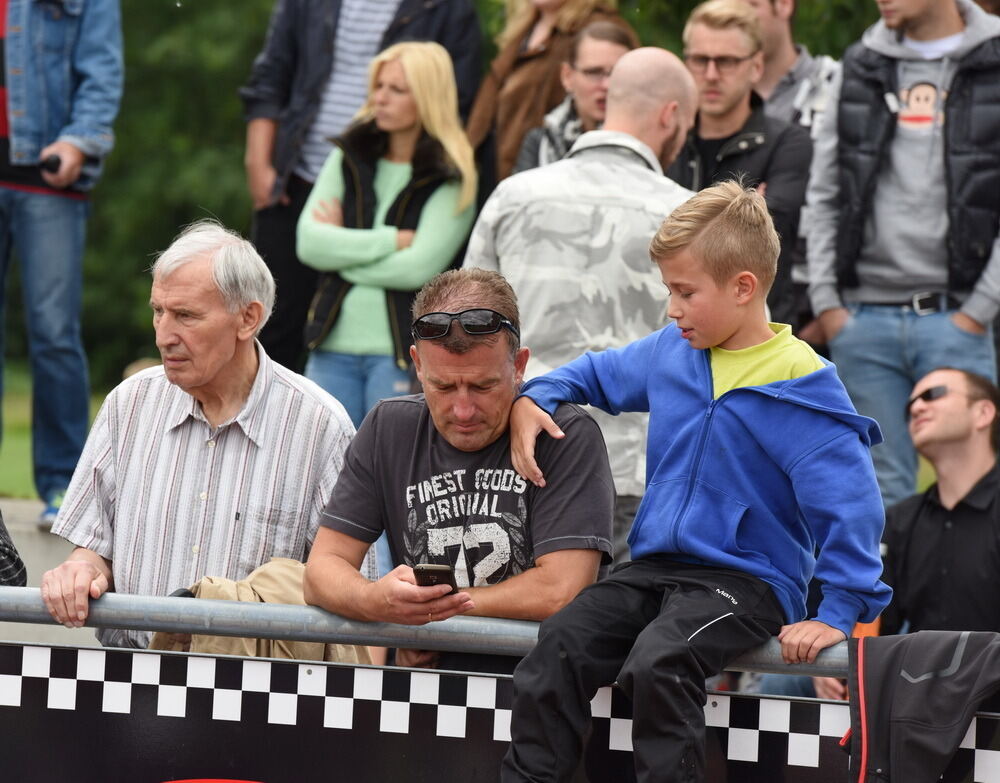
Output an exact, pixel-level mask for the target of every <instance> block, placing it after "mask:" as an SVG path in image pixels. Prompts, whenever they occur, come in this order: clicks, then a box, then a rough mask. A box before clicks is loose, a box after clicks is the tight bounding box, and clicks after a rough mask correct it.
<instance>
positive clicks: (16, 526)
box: [0, 498, 97, 646]
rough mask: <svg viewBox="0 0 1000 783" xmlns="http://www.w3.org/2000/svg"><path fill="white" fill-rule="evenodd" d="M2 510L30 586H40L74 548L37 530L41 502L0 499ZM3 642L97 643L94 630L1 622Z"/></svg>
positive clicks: (0, 637)
mask: <svg viewBox="0 0 1000 783" xmlns="http://www.w3.org/2000/svg"><path fill="white" fill-rule="evenodd" d="M0 510H2V511H3V519H4V523H5V524H6V525H7V529H8V530H9V531H10V534H11V536H12V537H13V539H14V544H15V545H16V546H17V551H18V552H19V553H20V554H21V559H22V560H24V564H25V566H26V567H27V569H28V586H29V587H38V583H39V581H40V580H41V578H42V574H44V573H45V572H46V571H47V570H48V569H50V568H52V567H53V566H55V565H58V564H59V563H61V562H62V561H63V560H64V559H65V558H66V555H68V554H69V552H70V550H72V548H73V546H72V544H70V543H68V542H67V541H65V540H63V539H61V538H59V537H58V536H54V535H52V534H51V533H45V532H42V531H41V530H39V529H38V527H37V526H36V524H35V523H36V521H37V520H38V515H39V514H40V513H41V512H42V503H41V501H38V500H15V499H12V498H0ZM0 640H4V641H21V642H45V643H47V644H72V645H77V646H86V645H96V644H97V640H96V639H95V638H94V631H93V629H92V628H72V629H71V628H63V627H61V626H59V625H56V624H55V623H52V624H48V625H42V624H36V623H4V622H0Z"/></svg>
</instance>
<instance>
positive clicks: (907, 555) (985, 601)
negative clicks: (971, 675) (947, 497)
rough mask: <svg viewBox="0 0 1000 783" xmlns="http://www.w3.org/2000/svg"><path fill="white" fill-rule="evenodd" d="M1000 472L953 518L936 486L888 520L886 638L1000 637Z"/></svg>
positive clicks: (896, 507)
mask: <svg viewBox="0 0 1000 783" xmlns="http://www.w3.org/2000/svg"><path fill="white" fill-rule="evenodd" d="M998 496H1000V464H997V465H994V466H993V469H992V470H990V472H989V473H987V474H986V475H985V476H983V478H982V479H980V480H979V482H978V483H977V484H976V485H975V486H974V487H973V488H972V489H971V490H970V491H969V493H968V494H967V495H966V496H965V497H964V498H962V500H961V501H959V503H958V504H957V505H956V506H955V508H953V509H951V510H950V511H949V510H948V509H946V508H945V507H944V506H942V505H941V501H940V498H939V497H938V491H937V485H936V484H935V485H934V486H932V487H931V488H930V489H928V490H927V491H926V492H924V493H923V494H921V495H915V496H914V497H911V498H908V499H907V500H904V501H902V502H901V503H897V504H896V505H894V506H893V507H892V508H890V509H889V510H888V511H887V512H886V528H885V534H884V535H883V542H884V544H885V547H886V556H885V574H884V575H883V577H882V579H883V581H885V582H886V583H887V584H889V585H891V586H892V588H893V591H894V593H893V597H892V603H891V604H890V606H889V607H887V608H886V610H885V612H883V614H882V633H883V634H891V633H896V632H898V630H899V628H900V626H901V625H902V623H903V621H905V620H909V623H910V628H909V630H910V631H928V630H933V631H995V632H1000V516H998V514H1000V497H998Z"/></svg>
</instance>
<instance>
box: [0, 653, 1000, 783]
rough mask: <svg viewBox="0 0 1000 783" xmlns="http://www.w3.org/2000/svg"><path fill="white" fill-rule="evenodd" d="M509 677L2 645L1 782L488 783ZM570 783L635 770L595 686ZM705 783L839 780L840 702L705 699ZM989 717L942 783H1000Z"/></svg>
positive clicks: (604, 693) (505, 722)
mask: <svg viewBox="0 0 1000 783" xmlns="http://www.w3.org/2000/svg"><path fill="white" fill-rule="evenodd" d="M511 697H512V685H511V680H510V678H509V677H503V676H488V675H486V676H484V675H465V674H455V673H447V672H441V673H434V672H421V671H406V670H394V669H383V668H378V667H350V666H341V665H336V664H322V663H299V662H290V661H267V660H254V659H240V658H228V657H213V656H189V655H181V654H171V653H147V652H129V651H122V650H101V649H76V648H66V647H35V646H21V645H15V644H0V738H2V739H0V741H2V743H3V748H4V759H3V770H4V773H3V779H4V780H10V781H17V783H33V782H34V781H38V782H39V783H53V782H54V781H72V783H90V781H93V782H94V783H98V781H99V782H100V783H107V782H108V781H122V782H123V783H124V782H126V781H127V783H146V781H150V782H151V783H162V782H163V781H173V780H182V779H183V780H190V779H207V778H212V779H239V780H246V781H261V782H262V783H284V782H285V781H288V783H292V782H293V781H294V782H295V783H300V782H301V781H313V780H316V781H328V780H345V781H351V783H366V782H367V781H384V780H385V781H395V780H407V781H417V782H418V783H419V782H420V781H427V782H428V783H431V781H433V783H446V782H447V781H456V782H458V781H461V783H466V782H467V781H495V780H497V779H498V770H499V764H500V759H501V757H502V756H503V753H504V751H505V750H506V745H507V742H508V741H509V739H510V720H511ZM592 711H593V715H594V731H593V736H592V738H591V741H590V743H589V747H588V750H587V753H586V758H585V760H584V764H583V765H582V767H581V771H580V772H579V773H578V775H577V780H578V781H584V780H587V779H588V775H589V779H590V780H592V781H595V783H597V781H600V783H605V781H617V780H622V779H624V778H627V776H626V774H625V772H624V770H625V769H626V768H627V767H629V766H631V738H630V731H631V719H630V706H629V703H628V700H627V699H626V698H625V697H624V695H623V694H622V693H621V692H620V691H617V690H613V689H611V688H604V689H602V690H601V691H600V692H599V693H598V695H597V696H596V698H595V699H594V701H593V705H592ZM705 718H706V724H707V727H708V768H709V774H708V780H709V781H739V782H740V783H755V782H756V781H761V782H763V781H768V783H772V782H773V781H775V780H781V781H784V783H813V782H816V783H820V781H822V783H827V782H828V781H846V780H847V779H848V778H847V775H848V770H847V763H848V762H847V756H846V754H845V753H844V752H843V751H842V750H840V748H839V747H838V741H839V739H840V737H841V736H842V735H843V733H844V731H846V729H847V727H848V725H849V720H850V718H849V714H848V710H847V707H846V705H843V704H827V703H821V702H816V701H791V700H786V699H776V698H774V699H772V698H752V697H748V696H735V695H725V694H715V693H713V694H710V695H709V700H708V704H707V705H706V708H705ZM998 728H1000V719H996V718H987V717H984V716H980V717H978V718H977V719H976V720H975V721H974V722H973V725H972V727H971V728H970V730H969V733H968V735H967V736H966V738H965V741H964V742H963V743H962V749H961V750H960V751H959V752H958V755H957V756H956V758H955V760H954V761H953V763H952V765H951V766H950V767H949V770H948V772H947V773H946V775H945V777H944V780H945V781H946V783H965V782H966V781H968V782H969V783H973V782H975V783H1000V732H998Z"/></svg>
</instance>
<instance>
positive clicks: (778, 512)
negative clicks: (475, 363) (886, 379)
mask: <svg viewBox="0 0 1000 783" xmlns="http://www.w3.org/2000/svg"><path fill="white" fill-rule="evenodd" d="M778 249H779V243H778V237H777V234H776V233H775V230H774V226H773V223H772V221H771V218H770V216H769V215H768V211H767V207H766V205H765V203H764V200H763V199H762V198H761V197H760V196H759V195H758V194H756V193H754V192H753V191H748V190H744V189H743V188H742V187H741V186H740V185H738V184H736V183H733V182H727V183H722V184H720V185H716V186H715V187H712V188H708V189H707V190H703V191H701V192H700V193H699V194H697V195H696V196H695V197H694V198H692V199H691V200H690V201H688V202H686V203H685V204H684V205H682V206H680V207H678V208H677V209H676V210H674V212H673V213H672V214H671V215H670V217H669V218H668V219H667V220H666V221H665V222H664V224H663V225H662V226H661V227H660V230H659V231H658V232H657V235H656V236H655V237H654V239H653V242H652V244H651V246H650V254H651V256H652V258H653V260H654V261H655V262H656V263H657V265H658V266H659V268H660V271H661V273H662V276H663V282H664V283H665V284H666V286H667V288H668V289H669V290H670V293H671V305H670V311H669V315H670V317H671V318H673V319H674V323H672V324H669V325H668V326H666V327H665V328H663V329H661V330H659V331H658V332H654V333H653V334H651V335H649V336H648V337H645V338H643V339H641V340H638V341H636V342H634V343H632V344H630V345H628V346H626V347H625V348H622V349H619V350H608V351H604V352H602V353H588V354H585V355H584V356H582V357H580V358H579V359H576V360H575V361H573V362H571V363H570V364H568V365H565V366H564V367H561V368H560V369H558V370H555V371H553V372H552V373H549V374H548V375H545V376H543V377H541V378H536V379H534V380H532V381H530V382H529V383H528V384H526V385H525V387H524V389H523V397H522V398H521V399H519V400H518V401H517V402H516V403H515V405H514V408H513V411H512V417H511V442H512V444H513V450H514V465H515V467H517V468H518V469H519V470H521V471H522V472H523V474H524V475H525V476H526V477H527V478H529V479H531V480H532V481H534V482H535V483H536V484H538V485H544V477H543V476H542V474H541V471H539V469H538V467H537V465H536V464H535V462H534V459H533V451H534V442H535V439H536V437H537V436H538V434H539V433H540V432H542V431H543V430H544V431H545V432H547V433H548V434H549V435H551V436H552V437H556V438H558V437H561V433H560V432H559V430H558V427H557V426H556V425H555V424H554V423H553V422H552V421H551V419H550V418H549V415H548V412H551V411H552V410H554V409H555V406H556V405H557V404H558V403H559V402H586V403H590V404H591V405H597V406H599V407H601V408H602V409H604V410H606V411H608V412H610V413H619V412H621V411H626V410H628V411H649V413H650V423H649V438H648V446H647V473H646V484H647V488H646V495H645V497H644V499H643V501H642V505H641V506H640V508H639V512H638V514H637V516H636V520H635V524H634V526H633V529H632V533H631V535H630V537H629V544H630V546H631V548H632V556H633V558H634V559H633V561H632V562H631V563H626V564H624V565H623V566H621V567H620V568H618V569H617V570H616V571H615V572H614V573H613V574H612V575H611V576H610V577H608V578H607V579H605V580H603V581H601V582H598V583H597V584H595V585H593V586H591V587H589V588H587V589H585V590H584V591H583V592H582V593H580V595H579V596H578V597H577V598H576V600H574V601H573V602H572V603H571V604H570V605H569V606H568V607H566V608H565V609H564V610H563V611H562V612H560V613H558V614H556V615H554V616H553V617H552V618H550V619H549V620H547V621H546V622H545V623H543V625H542V627H541V631H540V634H539V640H538V646H537V647H536V648H535V650H534V651H533V652H532V653H531V655H529V656H528V657H527V658H526V659H525V660H524V662H523V663H522V664H521V665H520V666H519V667H518V669H517V672H516V673H515V675H514V685H515V692H516V693H515V702H514V714H513V717H512V721H511V734H512V738H513V742H512V744H511V748H510V751H509V752H508V754H507V756H506V758H505V759H504V764H503V772H502V780H503V781H504V783H510V782H511V781H529V780H530V781H536V782H537V781H562V780H568V779H569V778H570V776H571V775H572V773H573V771H574V770H575V768H576V765H577V763H578V761H579V757H580V751H581V743H582V738H583V736H584V735H585V733H586V730H587V725H588V722H589V717H590V713H589V703H590V699H591V698H592V697H593V695H594V693H595V692H596V691H597V689H598V688H599V687H601V686H602V685H607V684H608V683H611V682H613V681H615V680H617V682H618V684H619V686H620V687H621V688H622V690H623V691H624V692H625V693H626V695H628V696H629V698H630V699H631V700H632V708H633V724H632V725H633V730H632V741H633V749H634V760H635V767H636V775H637V780H638V781H640V783H645V782H648V781H681V780H683V781H691V780H694V781H696V780H701V779H702V777H703V774H704V766H705V750H704V712H703V709H704V703H705V689H704V681H705V678H706V677H708V676H710V675H713V674H715V673H717V672H719V671H721V670H722V669H724V668H725V667H726V665H727V664H728V663H729V662H730V661H731V660H732V659H733V658H734V657H736V656H737V655H739V654H740V653H742V652H744V651H746V650H747V649H749V648H751V647H754V646H756V645H759V644H761V643H762V642H764V641H766V640H767V639H768V638H769V637H770V636H772V635H775V634H778V636H779V639H780V640H781V645H782V654H783V656H784V658H785V660H786V661H788V662H789V663H794V662H800V661H812V660H814V659H815V657H816V654H817V653H818V652H819V650H821V649H823V648H824V647H828V646H830V645H832V644H835V643H837V642H839V641H841V640H843V639H844V638H846V635H847V634H848V633H849V632H850V629H851V628H852V626H853V625H854V623H855V622H856V621H857V620H859V619H860V620H865V621H867V620H872V619H874V618H875V617H876V616H877V615H878V613H879V611H880V610H881V609H882V607H884V606H885V604H886V603H887V602H888V600H889V596H890V594H891V591H890V589H889V588H888V587H887V586H886V585H884V584H882V582H881V581H879V576H880V574H881V571H882V565H881V562H880V560H879V555H878V543H879V537H880V535H881V532H882V525H883V521H884V516H883V512H882V503H881V500H880V497H879V492H878V485H877V483H876V480H875V473H874V470H873V468H872V463H871V457H870V455H869V448H870V446H871V445H872V444H874V443H877V442H879V440H881V436H880V434H879V430H878V426H877V425H876V423H875V422H874V421H872V420H871V419H867V418H865V417H862V416H859V415H858V414H857V413H856V412H855V410H854V408H853V406H852V405H851V402H850V400H849V399H848V397H847V393H846V392H845V391H844V387H843V385H842V384H841V382H840V380H839V379H838V378H837V374H836V370H835V369H834V367H833V365H831V364H829V363H828V362H826V361H824V360H823V359H821V358H820V357H818V356H817V355H816V354H815V353H814V352H813V351H812V349H810V348H809V347H808V346H807V345H806V344H805V343H803V342H802V341H800V340H798V339H797V338H795V337H793V336H792V334H791V330H790V329H789V327H788V326H786V325H782V324H769V323H768V321H767V318H766V314H765V313H766V310H765V298H766V296H767V292H768V289H769V287H770V285H771V282H772V281H773V280H774V276H775V268H776V262H777V257H778ZM817 549H818V550H819V555H818V556H815V557H814V552H816V551H817ZM814 574H815V576H816V577H817V578H818V579H819V580H820V581H821V582H822V583H823V601H822V602H821V604H820V607H819V610H818V612H817V615H816V617H815V618H812V619H808V620H805V619H803V618H804V617H805V594H806V585H807V583H808V582H809V580H810V578H811V577H812V576H813V575H814Z"/></svg>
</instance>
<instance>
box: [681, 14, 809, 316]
mask: <svg viewBox="0 0 1000 783" xmlns="http://www.w3.org/2000/svg"><path fill="white" fill-rule="evenodd" d="M683 43H684V62H685V63H687V67H688V70H690V71H691V75H692V76H693V77H694V80H695V83H696V84H697V86H698V117H697V121H696V124H695V127H694V129H693V130H692V131H691V134H690V135H689V136H688V140H687V144H685V145H684V148H683V149H682V150H681V151H680V154H679V155H678V156H677V159H676V160H675V161H674V162H673V165H671V166H670V168H668V169H667V176H668V177H670V178H671V179H673V180H675V181H677V182H679V183H680V184H681V185H683V186H684V187H686V188H690V189H691V190H701V189H702V188H705V187H708V186H709V185H713V184H715V183H718V182H723V181H725V180H730V179H742V181H743V182H744V184H746V185H747V186H749V187H757V188H759V189H760V191H761V193H763V195H764V198H765V199H766V200H767V206H768V209H769V210H770V211H771V217H772V218H773V219H774V227H775V229H776V230H777V232H778V236H779V237H780V238H781V255H780V256H779V257H778V276H777V278H775V281H774V285H773V286H772V287H771V292H770V294H769V295H768V297H767V304H768V307H769V308H770V310H771V320H772V321H776V322H779V323H788V324H792V325H793V326H795V327H797V326H798V323H797V311H798V309H799V308H798V306H797V304H796V302H795V296H794V294H793V292H792V278H791V270H792V266H793V264H794V257H795V248H796V243H797V237H798V226H799V212H800V211H801V209H802V205H803V204H804V203H805V195H806V184H807V182H808V179H809V162H810V160H811V157H812V143H811V141H810V140H809V134H808V133H807V132H806V131H805V130H803V129H802V128H801V127H799V126H798V125H792V124H790V123H788V122H785V121H783V120H779V119H777V118H774V117H771V116H768V115H767V114H766V113H765V110H764V101H763V100H762V99H761V97H760V96H759V95H758V94H757V93H756V92H755V91H754V87H755V85H756V84H757V83H758V81H759V80H760V78H761V75H762V73H763V69H764V54H763V50H762V37H761V28H760V22H759V21H758V19H757V15H756V13H755V12H754V11H753V9H752V8H750V7H749V6H748V5H747V4H746V2H744V0H709V2H706V3H702V4H701V5H699V6H697V7H696V8H695V9H694V10H693V11H692V12H691V15H690V16H689V17H688V20H687V23H686V24H685V26H684V32H683Z"/></svg>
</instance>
